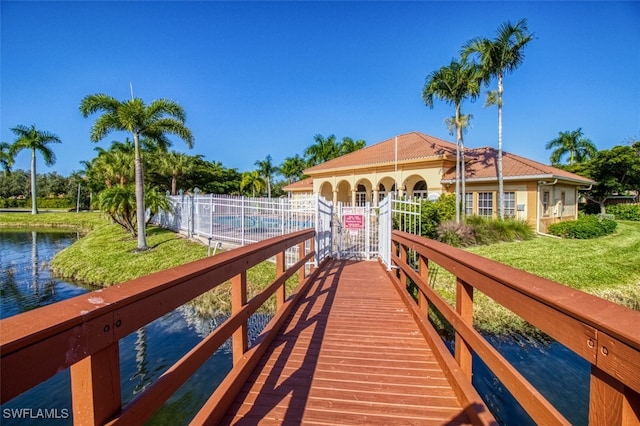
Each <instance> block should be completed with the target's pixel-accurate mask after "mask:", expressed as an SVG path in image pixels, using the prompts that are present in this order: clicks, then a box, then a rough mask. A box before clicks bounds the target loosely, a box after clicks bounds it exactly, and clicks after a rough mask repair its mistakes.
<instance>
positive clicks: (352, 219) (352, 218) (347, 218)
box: [343, 214, 364, 229]
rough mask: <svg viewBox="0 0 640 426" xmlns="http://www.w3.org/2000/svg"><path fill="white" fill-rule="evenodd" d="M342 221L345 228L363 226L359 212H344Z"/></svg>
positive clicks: (362, 219)
mask: <svg viewBox="0 0 640 426" xmlns="http://www.w3.org/2000/svg"><path fill="white" fill-rule="evenodd" d="M343 221H344V227H345V228H346V229H360V228H363V227H364V216H362V215H361V214H345V215H344V216H343Z"/></svg>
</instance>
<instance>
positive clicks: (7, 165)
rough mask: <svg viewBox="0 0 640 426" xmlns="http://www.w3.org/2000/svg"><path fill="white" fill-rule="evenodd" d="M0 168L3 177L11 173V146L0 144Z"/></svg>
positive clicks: (4, 143) (5, 143)
mask: <svg viewBox="0 0 640 426" xmlns="http://www.w3.org/2000/svg"><path fill="white" fill-rule="evenodd" d="M0 167H2V168H3V169H4V174H5V176H6V175H7V174H9V173H11V167H13V156H12V155H11V145H10V144H9V143H7V142H0Z"/></svg>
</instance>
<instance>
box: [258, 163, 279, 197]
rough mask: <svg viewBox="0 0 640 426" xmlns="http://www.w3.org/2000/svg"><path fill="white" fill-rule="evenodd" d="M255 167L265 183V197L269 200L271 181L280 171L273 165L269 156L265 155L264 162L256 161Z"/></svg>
mask: <svg viewBox="0 0 640 426" xmlns="http://www.w3.org/2000/svg"><path fill="white" fill-rule="evenodd" d="M256 166H258V173H260V175H261V176H262V177H264V179H265V180H266V181H267V196H268V197H269V198H271V179H272V178H273V176H274V175H275V174H276V173H278V172H279V171H280V169H279V168H278V167H276V166H274V165H273V160H272V159H271V155H267V157H266V158H265V159H264V160H258V161H256Z"/></svg>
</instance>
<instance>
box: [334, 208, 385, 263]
mask: <svg viewBox="0 0 640 426" xmlns="http://www.w3.org/2000/svg"><path fill="white" fill-rule="evenodd" d="M333 237H334V238H333V252H334V253H335V254H336V256H337V257H338V258H339V259H359V260H371V259H374V258H375V257H377V256H378V241H379V240H378V238H379V236H378V214H377V208H374V207H372V206H371V204H370V203H367V204H366V205H364V206H351V205H348V204H344V203H338V205H337V206H336V209H335V214H334V221H333Z"/></svg>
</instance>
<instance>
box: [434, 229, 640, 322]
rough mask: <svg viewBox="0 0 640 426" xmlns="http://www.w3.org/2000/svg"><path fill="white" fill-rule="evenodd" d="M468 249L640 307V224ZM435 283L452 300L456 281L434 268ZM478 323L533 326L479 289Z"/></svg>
mask: <svg viewBox="0 0 640 426" xmlns="http://www.w3.org/2000/svg"><path fill="white" fill-rule="evenodd" d="M468 251H470V252H473V253H476V254H478V255H480V256H484V257H487V258H490V259H493V260H496V261H498V262H501V263H504V264H507V265H510V266H513V267H515V268H518V269H522V270H525V271H528V272H530V273H532V274H535V275H538V276H541V277H544V278H548V279H550V280H553V281H557V282H559V283H561V284H564V285H567V286H569V287H572V288H575V289H579V290H582V291H584V292H587V293H591V294H594V295H596V296H598V297H602V298H604V299H607V300H610V301H612V302H614V303H618V304H621V305H624V306H627V307H629V308H631V309H635V310H640V223H638V222H625V221H620V222H618V229H617V231H616V232H615V233H614V234H612V235H608V236H606V237H601V238H596V239H592V240H572V239H557V238H546V237H540V238H535V239H533V240H529V241H517V242H513V243H501V244H494V245H489V246H481V247H473V248H470V249H468ZM430 272H431V273H432V280H431V285H432V286H434V287H435V288H436V290H437V291H438V292H440V293H441V294H442V295H443V296H444V297H445V298H446V299H447V300H448V301H449V302H450V303H452V304H453V303H454V301H455V279H454V277H453V276H452V275H451V274H449V273H447V272H446V271H444V270H443V269H441V268H435V267H434V268H430ZM474 300H475V302H476V308H475V320H476V325H477V326H478V327H479V328H481V329H482V330H484V331H488V332H492V333H497V334H502V333H505V332H508V331H513V330H516V331H517V332H520V331H522V330H526V331H527V332H532V329H531V327H530V326H529V325H528V324H526V323H525V322H524V321H522V320H521V319H519V318H518V317H516V316H515V315H513V314H512V313H511V312H510V311H508V310H507V309H505V308H503V307H502V306H500V305H498V304H496V303H495V302H493V301H492V300H491V299H489V298H488V297H486V296H484V295H483V294H480V293H476V296H475V298H474Z"/></svg>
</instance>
